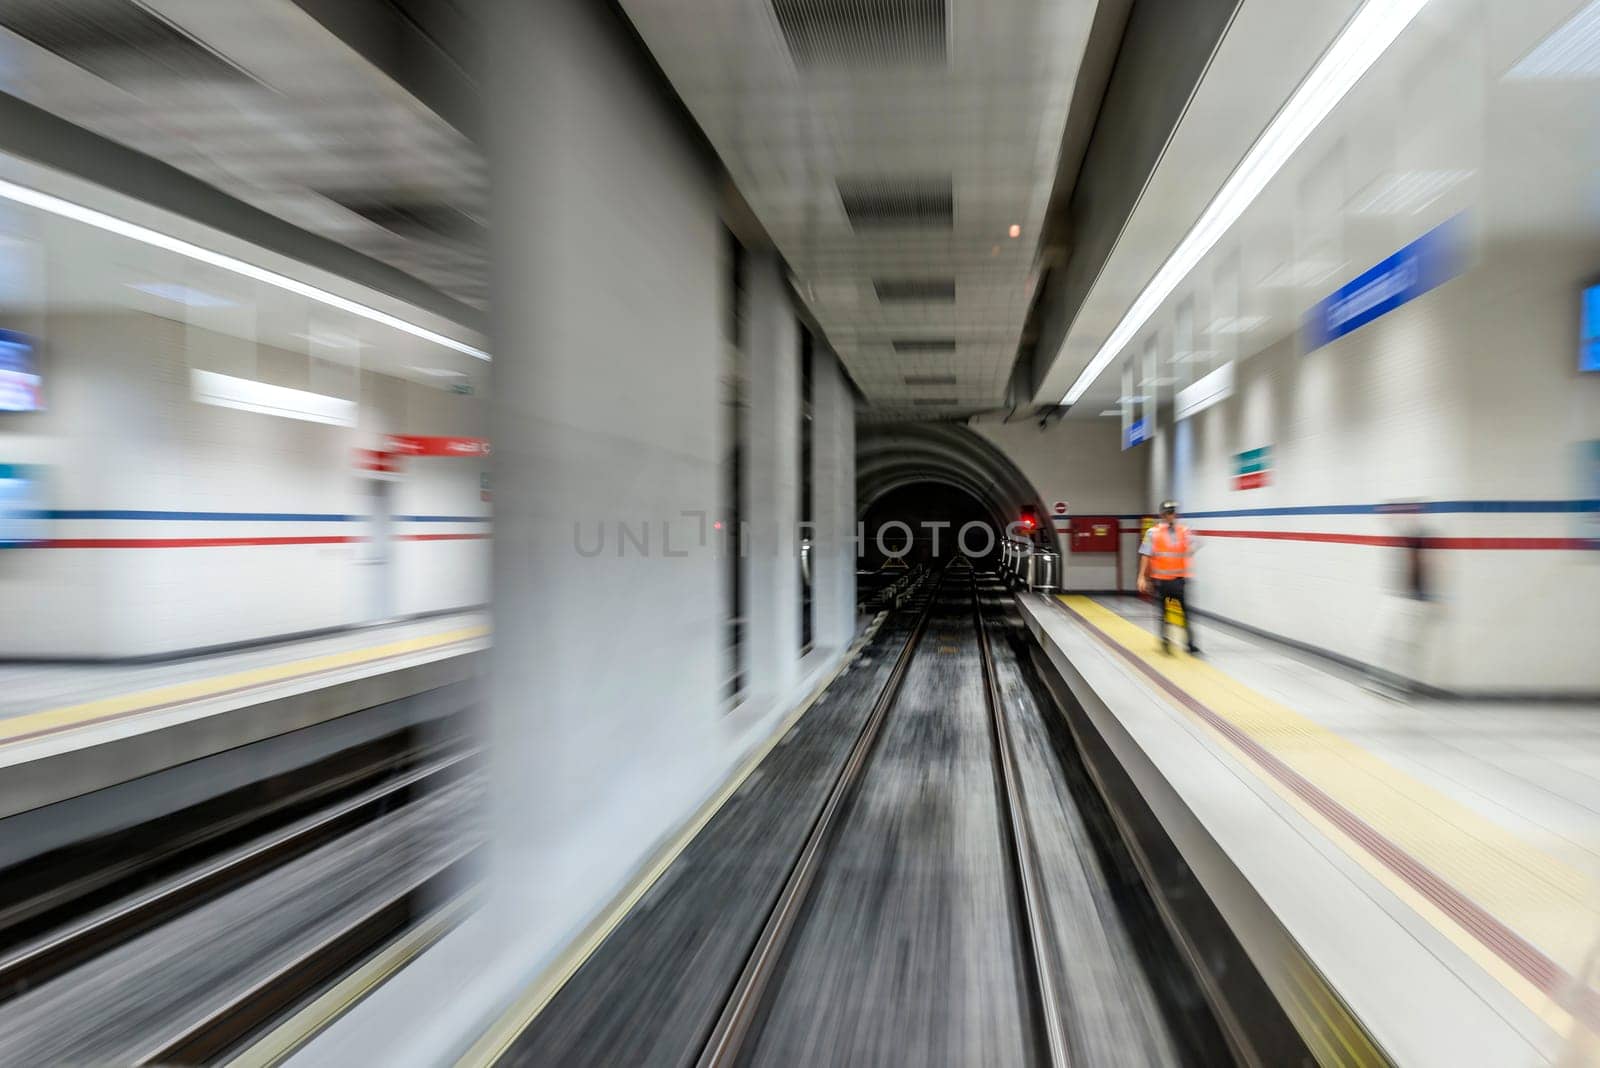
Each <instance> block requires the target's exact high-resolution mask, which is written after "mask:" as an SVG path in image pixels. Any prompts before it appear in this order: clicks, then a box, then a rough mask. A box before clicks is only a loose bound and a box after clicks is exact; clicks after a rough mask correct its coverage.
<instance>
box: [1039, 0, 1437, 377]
mask: <svg viewBox="0 0 1600 1068" xmlns="http://www.w3.org/2000/svg"><path fill="white" fill-rule="evenodd" d="M1427 2H1428V0H1367V2H1366V3H1365V4H1363V5H1362V6H1361V10H1359V11H1357V12H1356V14H1355V16H1354V17H1353V18H1352V19H1351V20H1350V21H1349V22H1348V23H1347V24H1346V25H1345V28H1344V30H1343V31H1342V32H1341V33H1340V34H1339V36H1338V38H1337V39H1336V40H1335V41H1334V42H1333V45H1332V47H1330V48H1329V49H1328V50H1327V51H1326V52H1324V53H1323V55H1322V58H1321V59H1320V60H1319V61H1318V62H1317V65H1316V66H1315V67H1313V68H1312V69H1311V73H1310V74H1308V75H1306V78H1305V81H1303V82H1301V83H1300V85H1299V87H1298V88H1296V89H1295V91H1294V93H1293V94H1291V95H1290V97H1289V100H1288V102H1287V103H1285V104H1284V105H1283V107H1282V108H1281V109H1280V110H1279V111H1278V114H1277V115H1275V116H1274V117H1273V119H1272V122H1271V123H1269V124H1268V125H1267V128H1266V130H1265V131H1263V132H1262V134H1261V136H1260V137H1258V138H1257V139H1256V141H1255V143H1254V144H1253V145H1251V146H1250V149H1249V151H1247V152H1246V153H1245V154H1244V158H1243V159H1241V160H1240V161H1239V165H1238V166H1237V167H1235V168H1234V170H1233V173H1232V174H1230V175H1228V180H1227V181H1225V182H1223V183H1222V188H1221V189H1220V190H1218V191H1217V195H1216V196H1215V197H1213V198H1212V200H1211V203H1210V204H1208V205H1206V209H1205V211H1203V212H1201V214H1200V218H1199V219H1198V220H1196V222H1195V224H1194V227H1193V228H1192V229H1191V230H1190V231H1189V232H1188V234H1186V235H1185V236H1184V238H1183V241H1182V242H1180V243H1179V245H1178V247H1177V248H1176V249H1174V250H1173V253H1172V255H1171V256H1169V257H1168V258H1167V262H1166V263H1164V264H1162V265H1161V268H1160V270H1158V271H1156V273H1155V276H1154V277H1153V278H1151V279H1150V281H1149V283H1148V284H1147V285H1146V286H1145V287H1144V291H1143V292H1141V293H1140V294H1139V296H1138V297H1137V298H1135V300H1134V302H1133V304H1132V305H1131V306H1130V307H1129V308H1128V310H1127V312H1126V314H1124V315H1123V317H1122V320H1121V321H1120V322H1119V323H1117V325H1116V327H1115V328H1114V329H1113V330H1112V331H1111V333H1110V335H1109V336H1107V338H1106V339H1105V341H1104V343H1102V344H1101V346H1100V348H1099V349H1098V350H1097V351H1096V352H1095V354H1094V358H1093V359H1091V360H1090V361H1089V364H1088V366H1087V367H1085V368H1084V369H1083V371H1082V372H1081V373H1080V374H1079V375H1078V377H1077V379H1076V380H1075V381H1074V382H1073V383H1072V387H1071V388H1070V389H1068V390H1067V392H1066V395H1065V396H1064V397H1062V400H1061V402H1062V403H1063V404H1075V403H1076V402H1077V400H1078V398H1079V397H1082V396H1083V394H1084V391H1085V390H1087V389H1088V388H1089V387H1090V386H1091V385H1092V384H1093V383H1094V380H1095V379H1097V378H1099V377H1100V374H1101V372H1102V371H1104V370H1105V369H1106V367H1107V366H1109V365H1110V363H1111V361H1112V360H1114V359H1116V357H1117V354H1118V353H1120V352H1121V351H1122V350H1123V348H1124V347H1125V346H1126V345H1127V344H1128V343H1129V342H1130V341H1132V340H1133V339H1134V336H1135V335H1136V334H1138V332H1139V331H1140V330H1141V329H1142V328H1143V327H1144V324H1145V323H1146V322H1148V321H1149V319H1150V316H1152V315H1154V314H1155V312H1156V309H1158V308H1160V307H1161V305H1162V303H1163V302H1165V301H1166V299H1167V298H1168V297H1170V296H1171V295H1172V292H1173V290H1175V289H1177V288H1178V283H1180V282H1182V281H1183V279H1184V278H1185V277H1187V276H1188V274H1189V272H1190V271H1192V270H1194V268H1195V265H1196V264H1198V263H1199V262H1200V260H1201V259H1202V258H1203V257H1204V256H1205V254H1206V253H1207V252H1209V251H1211V249H1212V247H1213V246H1214V245H1216V243H1217V242H1218V241H1219V240H1221V239H1222V235H1223V234H1225V233H1227V232H1228V229H1229V228H1230V227H1232V226H1233V224H1234V223H1236V222H1238V221H1239V217H1240V216H1241V215H1243V214H1244V212H1245V209H1246V208H1248V207H1249V206H1250V205H1251V204H1252V203H1253V202H1254V201H1255V199H1256V197H1257V196H1259V195H1260V194H1261V191H1262V190H1263V189H1265V188H1266V186H1267V183H1268V182H1270V181H1272V179H1273V177H1274V176H1275V175H1276V174H1277V173H1278V171H1280V170H1282V169H1283V165H1284V164H1285V163H1287V162H1288V161H1289V158H1290V157H1291V156H1293V155H1294V153H1295V151H1296V150H1297V149H1299V147H1300V146H1301V145H1302V144H1304V143H1305V141H1306V138H1308V137H1310V136H1311V133H1312V131H1314V130H1315V129H1316V128H1317V127H1318V126H1320V125H1321V124H1322V120H1323V119H1325V118H1327V117H1328V114H1329V113H1330V112H1332V111H1333V109H1334V108H1335V107H1336V106H1337V105H1338V103H1339V101H1341V100H1343V99H1344V97H1345V94H1347V93H1348V92H1350V90H1351V89H1352V88H1353V87H1354V86H1355V84H1356V83H1357V82H1358V81H1360V80H1361V76H1362V75H1364V74H1366V72H1367V71H1368V70H1369V69H1371V67H1372V65H1373V64H1374V63H1376V62H1377V61H1378V57H1379V56H1381V55H1383V53H1384V52H1385V51H1387V50H1388V48H1389V46H1390V45H1391V44H1393V43H1394V41H1395V38H1397V37H1399V36H1400V33H1401V31H1402V30H1404V29H1405V28H1406V27H1407V26H1409V25H1410V24H1411V20H1412V19H1414V18H1415V17H1416V15H1417V12H1419V11H1421V10H1422V8H1423V6H1424V5H1425V4H1426V3H1427Z"/></svg>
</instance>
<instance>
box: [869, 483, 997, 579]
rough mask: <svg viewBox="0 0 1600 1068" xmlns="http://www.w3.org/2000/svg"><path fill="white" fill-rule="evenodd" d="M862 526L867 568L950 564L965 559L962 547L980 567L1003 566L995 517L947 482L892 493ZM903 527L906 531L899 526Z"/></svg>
mask: <svg viewBox="0 0 1600 1068" xmlns="http://www.w3.org/2000/svg"><path fill="white" fill-rule="evenodd" d="M862 523H863V526H862V549H861V557H860V566H861V567H862V568H863V569H864V570H868V571H877V570H879V569H881V568H883V567H884V566H885V565H890V564H894V563H895V562H896V561H897V560H898V561H901V562H904V563H907V564H912V563H933V562H935V561H937V560H942V561H946V562H948V561H950V560H954V559H955V558H956V557H957V556H959V555H962V550H963V547H964V548H965V549H966V550H967V552H966V555H968V556H971V557H972V560H973V563H974V564H975V565H977V566H979V567H984V566H997V565H998V562H999V556H1000V537H1001V535H1000V531H999V530H998V529H997V527H996V525H995V519H994V516H993V515H992V514H991V513H990V512H989V510H988V509H986V508H985V507H984V506H983V505H982V504H981V503H980V502H979V501H978V499H977V498H976V497H974V496H973V495H972V494H970V493H968V492H967V491H966V490H963V489H960V488H958V487H956V486H952V485H950V484H948V483H945V482H935V481H931V480H930V481H925V482H913V483H910V484H908V485H904V486H899V487H897V488H895V489H892V490H889V491H888V492H886V493H885V494H883V496H881V497H879V498H878V499H877V500H875V501H873V502H872V504H871V505H869V506H868V508H867V510H866V513H865V515H864V516H863V517H862ZM900 523H903V524H905V529H902V528H901V527H900V526H898V525H894V524H900ZM963 530H965V535H964V536H963V533H962V532H963Z"/></svg>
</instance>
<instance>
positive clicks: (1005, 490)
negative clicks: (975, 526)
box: [856, 423, 1062, 552]
mask: <svg viewBox="0 0 1600 1068" xmlns="http://www.w3.org/2000/svg"><path fill="white" fill-rule="evenodd" d="M917 486H922V487H924V491H923V492H931V493H939V492H945V491H956V492H960V493H962V494H965V495H966V496H967V497H969V498H970V499H971V500H973V501H974V502H976V504H977V505H978V506H979V507H980V508H981V509H982V511H983V512H984V513H985V514H986V515H987V517H988V518H989V519H990V520H991V521H992V522H993V523H994V524H995V526H996V527H997V528H999V529H1000V530H1004V529H1005V528H1006V526H1007V525H1008V524H1010V523H1012V522H1013V521H1015V520H1016V519H1018V518H1019V517H1020V516H1021V515H1022V514H1023V513H1024V510H1025V509H1028V508H1031V509H1033V510H1034V512H1035V514H1036V515H1038V516H1039V529H1038V530H1036V531H1035V533H1034V537H1033V540H1034V542H1035V543H1036V544H1037V545H1038V546H1039V547H1040V548H1045V549H1051V550H1054V551H1056V552H1060V551H1061V549H1062V547H1061V545H1060V542H1059V539H1058V538H1057V536H1056V533H1055V531H1054V529H1053V528H1052V527H1051V524H1050V518H1049V513H1048V512H1047V511H1046V510H1045V506H1044V501H1043V499H1042V498H1041V497H1040V495H1039V491H1038V490H1036V489H1035V488H1034V487H1033V484H1032V483H1030V482H1029V481H1028V479H1027V477H1026V476H1024V475H1023V474H1022V472H1021V471H1020V470H1019V469H1018V468H1017V466H1016V465H1015V464H1014V463H1012V462H1011V460H1010V459H1009V458H1008V457H1007V456H1006V455H1005V453H1003V452H1001V451H1000V450H999V449H998V448H996V447H995V446H994V445H993V444H992V443H990V442H989V441H988V440H986V439H985V438H983V437H982V436H980V435H979V434H977V433H976V432H975V431H973V430H971V429H969V428H968V427H965V426H959V425H955V424H943V423H896V424H889V425H884V426H872V425H867V426H863V427H861V428H860V429H859V430H858V432H857V438H856V518H857V520H858V521H859V522H861V523H863V524H866V523H867V521H868V519H869V517H870V516H872V515H873V514H874V511H875V509H876V510H877V511H879V512H881V511H883V509H882V508H881V507H880V502H883V501H885V500H886V499H888V500H891V501H892V500H894V498H893V497H892V496H891V495H896V494H901V493H904V492H905V491H907V490H908V489H909V488H911V487H917ZM934 487H944V490H938V489H935V488H934ZM864 533H865V542H866V543H867V544H866V546H865V547H866V548H867V549H869V550H870V549H872V548H875V547H874V546H872V545H871V544H870V543H871V542H872V540H873V530H872V529H871V528H870V527H867V528H865V531H864Z"/></svg>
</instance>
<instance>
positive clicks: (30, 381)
mask: <svg viewBox="0 0 1600 1068" xmlns="http://www.w3.org/2000/svg"><path fill="white" fill-rule="evenodd" d="M37 357H38V347H37V346H36V345H35V344H34V340H33V338H31V337H29V336H28V335H27V334H20V333H18V332H17V331H15V330H4V329H0V412H37V411H39V410H40V409H42V408H43V407H44V395H43V393H42V392H41V390H40V385H41V382H40V379H39V368H38V363H37Z"/></svg>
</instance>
